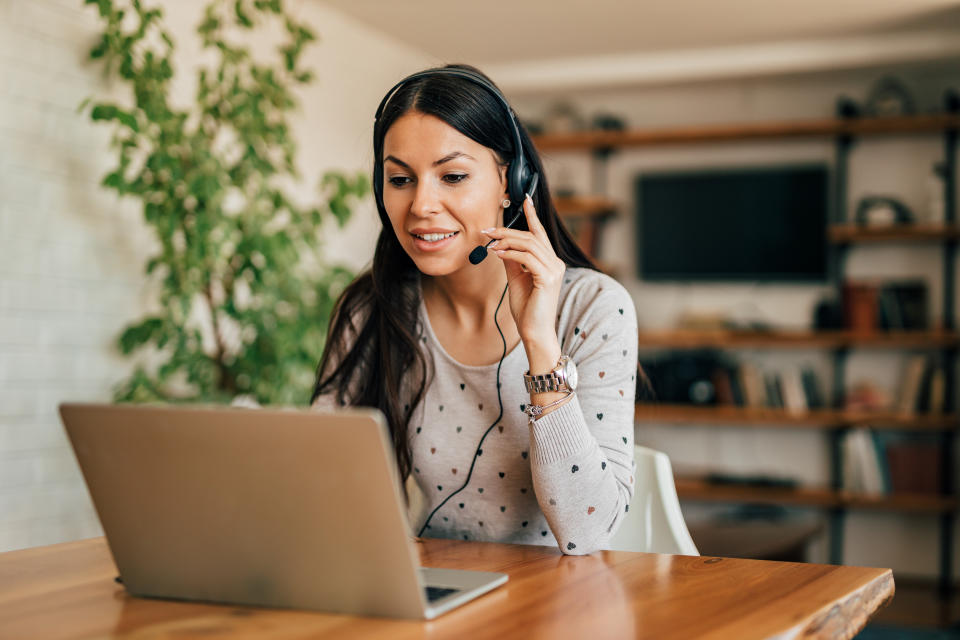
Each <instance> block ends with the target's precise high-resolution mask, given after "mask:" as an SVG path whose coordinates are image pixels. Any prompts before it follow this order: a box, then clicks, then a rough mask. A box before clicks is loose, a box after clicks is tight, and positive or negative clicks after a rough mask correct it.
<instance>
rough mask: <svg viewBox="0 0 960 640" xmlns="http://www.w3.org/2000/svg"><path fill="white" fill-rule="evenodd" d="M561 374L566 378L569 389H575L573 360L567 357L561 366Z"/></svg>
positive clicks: (575, 368) (575, 380)
mask: <svg viewBox="0 0 960 640" xmlns="http://www.w3.org/2000/svg"><path fill="white" fill-rule="evenodd" d="M563 375H564V376H565V377H566V379H567V386H568V387H570V391H576V389H577V378H578V374H577V365H575V364H573V360H570V359H567V363H566V364H565V365H564V367H563Z"/></svg>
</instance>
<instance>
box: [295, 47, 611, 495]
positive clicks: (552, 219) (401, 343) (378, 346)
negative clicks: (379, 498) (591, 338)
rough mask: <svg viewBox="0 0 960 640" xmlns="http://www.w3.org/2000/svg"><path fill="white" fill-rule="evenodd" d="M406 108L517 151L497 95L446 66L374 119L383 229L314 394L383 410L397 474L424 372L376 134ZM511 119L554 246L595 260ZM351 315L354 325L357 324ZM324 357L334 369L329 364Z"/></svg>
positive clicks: (343, 300)
mask: <svg viewBox="0 0 960 640" xmlns="http://www.w3.org/2000/svg"><path fill="white" fill-rule="evenodd" d="M444 68H447V69H468V70H470V71H473V72H474V73H477V74H479V75H481V76H483V78H485V79H487V80H488V81H490V80H489V78H487V77H486V76H485V75H484V74H482V73H481V72H480V71H479V70H478V69H476V68H475V67H472V66H470V65H464V64H451V65H447V66H446V67H444ZM490 84H493V82H492V81H490ZM494 86H495V85H494ZM410 111H415V112H420V113H424V114H428V115H432V116H435V117H437V118H439V119H441V120H443V121H444V122H446V123H447V124H449V125H450V126H451V127H453V128H454V129H456V130H457V131H459V132H460V133H462V134H463V135H465V136H467V137H468V138H471V139H473V140H475V141H476V142H478V143H480V144H482V145H483V146H485V147H488V148H489V149H492V150H493V151H494V153H495V154H496V156H497V158H498V160H499V161H500V163H507V162H509V161H510V159H511V158H512V157H513V156H514V149H513V146H514V144H513V132H512V129H511V126H512V125H511V124H510V121H509V119H508V118H509V116H508V115H507V114H506V113H505V112H504V108H503V105H502V104H501V102H500V101H499V100H498V99H497V98H496V97H495V96H494V95H492V94H491V93H490V92H489V91H488V90H487V89H485V88H483V87H481V86H480V85H478V84H477V83H475V82H472V81H470V80H467V79H464V78H462V77H458V76H455V75H452V74H438V75H432V76H426V77H421V78H416V79H414V80H411V81H409V82H407V83H405V84H404V85H402V86H401V87H400V88H399V89H398V90H397V91H396V93H394V95H393V97H392V98H391V99H390V101H389V102H388V103H387V104H386V106H385V108H384V111H383V114H382V115H381V117H380V119H379V120H378V121H377V122H376V123H375V124H374V128H373V191H374V196H375V198H376V202H377V213H379V214H380V221H381V222H382V223H383V228H382V229H381V230H380V236H379V238H378V239H377V247H376V250H375V251H374V254H373V266H372V267H371V269H370V270H368V271H365V272H364V273H362V274H360V275H359V276H358V277H357V279H356V280H354V281H353V282H352V283H351V284H350V286H348V287H347V288H346V289H345V290H344V291H343V293H342V294H341V296H340V299H339V300H338V301H337V304H336V306H335V308H334V311H333V317H332V319H331V322H330V328H329V331H328V332H327V343H326V348H325V349H324V352H323V358H322V359H321V360H320V365H319V367H318V368H317V382H316V385H315V386H314V391H313V397H312V398H311V403H312V402H313V400H315V399H316V398H317V396H319V395H321V394H325V393H331V392H332V393H335V398H336V401H337V402H338V403H339V404H340V405H342V406H358V407H376V408H377V409H380V411H382V412H383V414H384V415H385V416H386V419H387V423H388V425H389V427H390V434H391V439H392V440H393V446H394V449H395V450H396V455H397V466H398V467H399V470H400V476H401V479H403V480H405V479H406V478H407V476H408V475H409V474H410V466H411V462H410V449H409V446H408V441H407V428H408V424H409V422H410V417H411V416H412V415H413V411H414V409H415V407H416V406H417V404H418V403H419V402H420V401H421V400H422V399H423V395H424V393H425V387H426V385H427V384H429V380H428V368H427V362H426V360H425V358H424V356H423V353H422V352H421V351H420V349H419V347H418V345H417V336H418V335H419V334H420V329H421V327H420V326H419V325H420V322H419V314H418V308H419V303H420V301H419V298H418V297H417V293H416V287H415V286H412V285H413V283H414V279H415V278H417V277H418V276H419V273H418V270H417V267H416V264H414V262H413V260H412V259H411V258H410V256H409V255H407V252H406V251H405V250H404V249H403V247H402V246H401V245H400V241H399V240H398V239H397V237H396V234H395V233H394V230H393V226H392V225H391V224H390V219H389V218H388V217H387V211H386V209H385V208H384V205H383V139H384V136H385V135H386V133H387V130H388V129H390V126H391V125H392V124H393V123H394V122H395V121H396V120H397V119H398V118H399V117H400V116H402V115H404V114H406V113H407V112H410ZM517 126H518V127H519V129H520V139H521V144H522V145H523V151H524V153H525V155H526V158H527V161H528V162H529V164H530V166H531V169H532V170H533V171H537V172H539V173H540V184H539V186H538V187H537V190H536V193H535V194H534V195H533V204H534V207H535V208H536V210H537V217H538V218H540V222H541V223H542V224H543V226H544V228H545V229H546V231H547V236H548V237H549V238H550V244H551V246H552V247H553V250H554V252H555V253H556V254H557V257H559V258H560V259H561V260H563V261H564V262H565V263H566V264H567V265H568V266H571V267H587V268H590V269H596V267H595V266H594V265H593V263H592V262H591V261H590V259H589V258H588V257H587V256H586V254H584V252H583V251H582V250H581V249H580V247H578V246H577V244H576V242H574V240H573V239H572V238H571V236H570V234H569V233H568V232H567V230H566V228H565V227H564V226H563V223H562V222H561V221H560V218H559V217H558V216H557V210H556V207H554V204H553V200H552V199H551V197H550V186H549V182H548V180H547V176H546V174H545V173H544V170H543V165H542V163H541V162H540V156H539V155H538V154H537V150H536V148H535V147H534V146H533V142H532V141H531V140H530V135H529V134H528V133H527V131H526V129H525V128H524V126H523V125H522V124H521V123H520V122H519V121H518V122H517ZM514 228H516V229H521V230H528V228H527V221H526V219H525V218H524V217H523V216H520V218H519V219H518V220H517V222H516V223H515V224H514ZM356 319H359V324H360V326H357V327H355V328H354V327H353V325H352V323H353V322H357V321H358V320H356ZM354 332H356V340H354V341H353V343H352V345H349V347H347V346H346V342H348V341H349V335H350V334H353V333H354ZM334 365H335V366H334ZM329 366H334V368H333V370H332V371H329V372H327V368H328V367H329ZM324 373H326V376H325V377H324ZM402 387H406V388H408V389H409V391H410V392H412V395H411V397H406V398H401V395H402V393H403V392H404V391H405V389H403V388H402Z"/></svg>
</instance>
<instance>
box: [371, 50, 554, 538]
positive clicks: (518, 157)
mask: <svg viewBox="0 0 960 640" xmlns="http://www.w3.org/2000/svg"><path fill="white" fill-rule="evenodd" d="M438 75H451V76H457V77H460V78H464V79H466V80H470V81H471V82H474V83H476V84H478V85H480V86H481V87H484V88H485V89H486V90H487V91H489V92H490V93H492V94H493V95H494V96H496V98H497V99H498V100H499V101H500V103H501V104H502V105H503V108H504V109H505V110H506V112H507V116H508V117H509V118H510V124H511V125H512V129H513V143H514V154H513V162H511V163H510V166H509V167H508V169H507V193H508V194H509V195H510V206H511V207H513V206H516V208H517V210H516V213H515V214H514V216H513V218H511V219H510V222H508V223H507V224H506V225H504V226H507V227H509V226H511V225H512V224H513V223H514V222H516V221H517V219H518V218H519V217H520V216H521V215H522V213H523V199H524V196H525V195H531V196H532V195H533V193H534V191H536V188H537V183H538V182H539V181H540V174H539V173H538V172H536V171H533V170H532V169H531V165H530V163H528V162H527V160H526V158H525V157H524V155H523V143H522V141H521V139H520V127H518V126H517V120H516V116H514V114H513V110H512V109H510V105H509V104H508V103H507V100H506V98H504V97H503V94H501V93H500V91H498V90H497V88H496V87H495V86H493V85H492V84H490V83H489V82H488V81H487V80H486V79H484V78H483V77H482V76H480V75H478V74H476V73H474V72H472V71H469V70H467V69H456V68H453V69H451V68H442V69H429V70H427V71H420V72H418V73H414V74H412V75H409V76H407V77H406V78H404V79H403V80H401V81H400V82H398V83H397V84H395V85H393V88H392V89H390V91H388V92H387V95H385V96H384V97H383V100H381V101H380V106H379V107H377V115H376V116H375V117H374V122H377V121H379V120H380V116H381V115H382V114H383V109H384V107H385V106H386V105H387V103H388V102H389V101H390V98H391V97H393V94H394V93H396V91H397V89H398V88H400V87H401V86H402V85H404V84H405V83H407V82H410V81H411V80H414V79H416V78H424V77H427V76H438ZM374 193H376V194H377V199H378V202H377V204H378V206H379V207H380V209H381V210H383V209H384V206H383V201H382V199H381V195H380V194H381V193H382V185H374ZM504 214H506V211H504ZM490 242H493V240H491V241H490ZM490 242H488V243H487V245H486V246H478V247H476V248H475V249H474V250H473V251H471V252H470V262H471V264H480V262H482V261H483V259H484V258H486V257H487V246H489V245H490ZM508 286H509V285H508ZM506 295H507V287H504V288H503V293H502V294H500V302H498V303H497V310H496V311H494V312H493V322H494V324H495V325H496V326H497V331H498V332H499V333H500V340H501V341H502V342H503V354H502V355H501V356H500V363H499V364H498V365H497V402H498V403H499V405H500V413H499V415H497V419H496V420H494V421H493V424H491V425H490V426H489V427H487V430H486V431H485V432H484V434H483V436H482V437H481V438H480V442H479V443H478V444H477V450H476V451H475V452H474V454H473V461H471V462H470V470H469V471H468V472H467V477H466V479H465V480H464V482H463V485H462V486H461V487H460V488H459V489H457V490H456V491H454V492H453V493H451V494H450V495H448V496H447V497H446V498H444V499H443V500H442V501H441V502H440V504H438V505H437V506H436V508H435V509H434V510H433V511H431V512H430V515H429V516H427V519H426V520H425V521H424V523H423V526H422V527H421V528H420V532H419V533H418V534H417V536H418V537H420V536H422V535H423V533H424V531H426V530H427V529H429V528H430V520H432V519H433V516H434V515H435V514H436V513H437V511H439V510H440V509H441V508H442V507H443V506H444V505H445V504H447V502H448V501H449V500H450V498H452V497H453V496H455V495H457V494H458V493H460V492H461V491H463V490H464V489H466V488H467V485H468V484H470V478H471V477H472V476H473V468H474V466H475V465H476V464H477V458H478V457H479V456H480V454H481V452H482V447H483V442H484V440H486V439H487V435H488V434H489V433H490V431H492V430H493V428H494V427H495V426H497V424H498V423H499V422H500V420H501V419H502V418H503V398H501V397H500V367H501V366H503V359H504V358H505V357H506V355H507V340H506V338H504V336H503V331H502V330H501V329H500V323H499V322H497V315H499V313H500V305H502V304H503V299H504V298H505V297H506Z"/></svg>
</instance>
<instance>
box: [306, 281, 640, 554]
mask: <svg viewBox="0 0 960 640" xmlns="http://www.w3.org/2000/svg"><path fill="white" fill-rule="evenodd" d="M417 290H418V294H419V292H420V290H419V279H418V280H417ZM418 297H419V299H420V320H421V322H420V324H421V327H422V334H421V336H420V338H421V342H420V344H421V348H422V349H423V350H424V355H425V357H426V361H427V363H428V366H429V367H430V368H431V369H432V376H430V377H428V381H429V383H428V387H427V390H426V393H425V395H424V398H423V401H422V402H421V403H420V404H419V405H417V407H415V408H414V413H413V417H412V419H411V421H410V425H409V427H410V428H409V442H410V449H411V452H412V466H413V478H414V480H415V481H416V483H417V485H418V486H419V487H420V489H421V491H422V492H423V494H424V496H425V502H426V508H425V510H424V512H423V517H422V519H421V521H420V522H414V523H412V524H413V525H414V531H419V530H420V529H421V528H422V526H423V524H424V522H423V520H426V518H427V516H428V515H429V514H430V513H431V512H433V511H434V509H435V508H437V507H438V506H439V505H441V503H442V504H443V506H442V507H440V508H439V509H438V510H437V511H436V513H434V514H433V516H432V517H431V518H430V519H429V524H428V525H427V529H426V530H425V531H424V534H423V535H424V536H425V537H434V538H457V539H461V540H481V541H493V542H512V543H521V544H539V545H553V544H556V545H557V546H558V547H559V549H560V550H561V551H562V552H563V553H566V554H572V555H580V554H586V553H591V552H593V551H597V550H600V549H604V548H607V547H608V545H609V541H610V538H611V537H612V536H613V534H614V533H615V532H616V531H617V529H618V527H619V526H620V523H621V521H622V520H623V517H624V514H625V513H626V512H627V511H628V509H629V504H630V499H631V498H632V496H633V486H634V477H633V476H634V468H635V465H634V459H633V414H634V392H635V388H636V372H637V320H636V310H635V309H634V305H633V301H632V299H631V298H630V295H629V294H628V293H627V291H626V289H624V288H623V286H622V285H620V283H618V282H617V281H616V280H614V279H612V278H610V277H609V276H607V275H604V274H602V273H599V272H596V271H593V270H591V269H580V268H573V267H568V268H567V270H566V274H565V276H564V281H563V285H562V287H561V290H560V299H559V304H558V319H557V326H556V329H557V337H558V338H559V339H560V347H561V351H562V352H563V353H564V354H566V355H569V356H570V357H571V358H572V359H573V361H574V362H575V363H576V365H577V370H578V372H579V377H580V381H579V387H578V388H577V392H576V395H575V396H574V397H573V398H571V399H570V401H568V402H567V403H566V404H564V405H562V406H561V407H559V408H557V409H555V410H554V411H552V412H551V413H548V414H546V415H544V416H542V417H540V418H539V419H538V420H537V421H536V422H535V423H534V424H533V425H532V426H531V425H529V424H528V418H527V415H526V414H525V413H524V412H523V408H524V407H525V406H526V405H527V404H528V403H529V402H530V395H529V393H527V391H526V390H525V388H524V384H523V374H524V372H526V371H527V370H528V368H529V364H528V362H527V356H526V352H525V350H524V348H523V344H522V343H518V344H517V346H516V347H515V348H514V349H512V350H511V351H510V352H509V353H508V354H507V355H506V357H505V358H504V360H503V364H502V366H501V369H500V384H501V396H502V401H503V417H502V419H501V420H500V421H499V422H497V423H496V425H494V421H495V420H496V418H497V416H498V414H499V413H500V407H499V405H498V402H497V390H496V376H497V364H498V363H496V362H495V363H493V364H490V365H484V366H470V365H464V364H461V363H459V362H457V361H455V360H454V359H453V358H452V357H451V356H450V355H449V354H448V353H447V352H446V351H445V350H444V349H443V347H442V346H441V345H440V343H439V341H438V340H437V337H436V335H435V334H434V332H433V328H432V327H431V325H430V319H429V317H428V316H427V313H426V307H425V306H424V304H423V298H422V296H418ZM332 404H333V403H332V400H331V399H330V398H328V397H323V396H321V397H320V398H317V401H316V402H315V403H314V406H315V407H321V408H322V407H330V406H332ZM491 425H494V426H493V427H492V428H491ZM488 430H489V431H488ZM485 433H486V436H484V434H485ZM481 440H482V442H481ZM478 449H479V455H475V454H477V453H478ZM471 464H473V469H472V473H471ZM468 474H469V478H470V481H469V483H468V484H467V485H466V487H464V488H463V489H462V490H461V487H462V486H463V484H464V482H465V481H466V480H467V477H468ZM454 492H456V493H455V495H451V494H454Z"/></svg>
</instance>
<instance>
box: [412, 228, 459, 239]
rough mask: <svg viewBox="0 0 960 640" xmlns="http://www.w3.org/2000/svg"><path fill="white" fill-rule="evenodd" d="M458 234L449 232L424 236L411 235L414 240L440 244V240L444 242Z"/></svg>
mask: <svg viewBox="0 0 960 640" xmlns="http://www.w3.org/2000/svg"><path fill="white" fill-rule="evenodd" d="M458 233H460V232H459V231H451V232H450V233H426V234H424V235H419V234H416V233H414V234H412V235H413V237H414V238H418V239H420V240H423V241H425V242H440V241H441V240H446V239H447V238H452V237H453V236H455V235H457V234H458Z"/></svg>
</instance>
